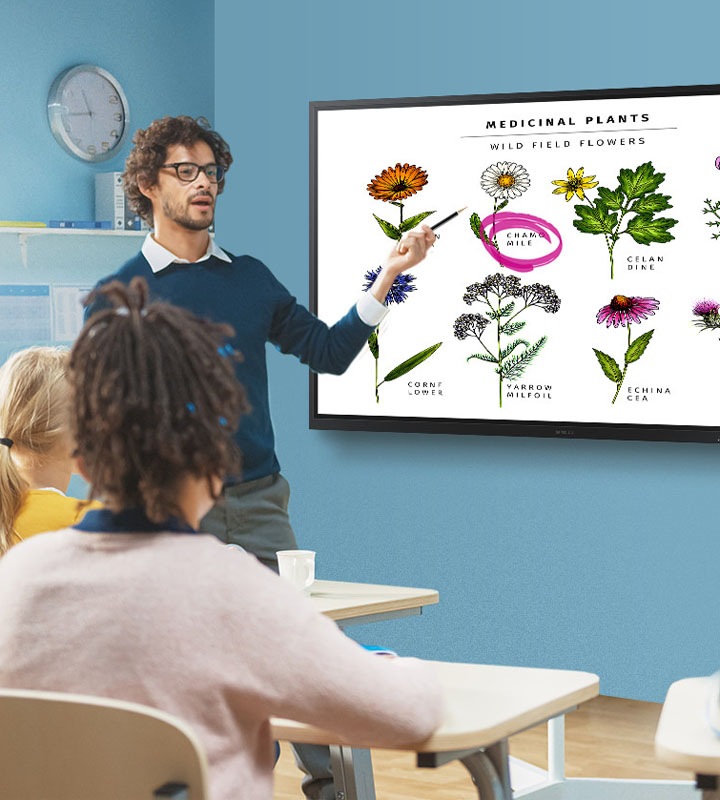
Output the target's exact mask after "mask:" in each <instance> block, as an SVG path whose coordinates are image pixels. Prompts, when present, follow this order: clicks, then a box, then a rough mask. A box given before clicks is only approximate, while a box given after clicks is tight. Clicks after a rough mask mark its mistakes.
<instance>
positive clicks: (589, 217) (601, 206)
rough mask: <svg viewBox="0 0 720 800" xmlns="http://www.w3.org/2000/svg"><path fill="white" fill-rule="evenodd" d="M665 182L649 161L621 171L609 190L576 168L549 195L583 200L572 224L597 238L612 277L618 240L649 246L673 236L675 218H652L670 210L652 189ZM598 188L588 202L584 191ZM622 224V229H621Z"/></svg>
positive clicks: (667, 201) (664, 195)
mask: <svg viewBox="0 0 720 800" xmlns="http://www.w3.org/2000/svg"><path fill="white" fill-rule="evenodd" d="M664 180H665V173H664V172H655V168H654V167H653V164H652V162H651V161H647V162H646V163H645V164H640V166H639V167H638V168H637V169H635V170H632V169H621V170H620V174H619V175H618V186H617V188H616V189H614V190H610V189H608V188H606V187H605V186H598V183H599V181H596V180H595V176H594V175H587V176H586V175H585V170H584V168H583V167H580V169H579V170H577V172H574V171H573V170H572V169H568V171H567V178H561V179H560V180H557V181H553V182H552V183H553V185H555V186H557V189H554V190H553V194H564V195H565V200H566V201H568V202H569V201H570V200H571V199H572V198H573V197H574V196H577V197H578V198H579V199H580V200H585V201H586V202H587V205H576V206H575V213H576V214H577V216H578V217H579V219H576V220H573V225H574V226H575V227H576V228H577V229H578V230H579V231H580V232H581V233H591V234H593V235H601V236H603V237H604V238H605V245H606V247H607V249H608V254H609V256H610V277H611V278H614V277H615V263H614V261H613V251H614V250H615V245H616V244H617V241H618V239H619V238H620V237H621V236H622V235H623V234H625V233H626V234H629V235H630V236H631V237H632V238H633V239H634V240H635V241H636V242H637V243H638V244H645V245H649V244H651V243H652V242H658V243H660V244H662V243H664V242H669V241H670V240H671V239H674V238H675V237H674V236H673V235H672V234H671V233H670V232H669V231H670V228H672V227H673V226H674V225H676V224H677V220H676V219H671V218H669V217H656V216H655V215H656V214H658V213H659V212H660V211H665V210H666V209H668V208H672V206H671V205H670V202H669V201H670V195H666V194H658V193H656V191H655V190H656V189H657V188H658V187H659V186H660V184H661V183H662V182H663V181H664ZM596 186H598V189H597V192H598V195H599V196H598V197H596V198H595V200H591V199H590V198H589V197H588V196H587V194H586V192H587V190H588V189H593V188H595V187H596ZM623 224H624V225H625V227H623Z"/></svg>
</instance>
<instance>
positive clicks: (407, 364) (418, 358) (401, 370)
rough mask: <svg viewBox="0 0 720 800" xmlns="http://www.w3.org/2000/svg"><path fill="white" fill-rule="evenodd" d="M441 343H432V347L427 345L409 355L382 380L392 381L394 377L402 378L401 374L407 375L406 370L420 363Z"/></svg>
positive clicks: (408, 370)
mask: <svg viewBox="0 0 720 800" xmlns="http://www.w3.org/2000/svg"><path fill="white" fill-rule="evenodd" d="M441 344H442V342H438V343H437V344H434V345H432V347H427V348H425V350H421V351H420V352H419V353H416V354H415V355H414V356H410V358H408V359H407V361H403V362H402V364H398V365H397V367H395V369H392V370H390V372H388V374H387V375H386V376H385V378H384V379H383V380H384V381H394V380H395V379H396V378H402V376H403V375H407V374H408V372H410V370H413V369H415V367H417V366H418V364H422V362H423V361H425V360H426V359H428V358H430V356H431V355H432V354H433V353H434V352H435V351H436V350H437V349H438V347H440V345H441Z"/></svg>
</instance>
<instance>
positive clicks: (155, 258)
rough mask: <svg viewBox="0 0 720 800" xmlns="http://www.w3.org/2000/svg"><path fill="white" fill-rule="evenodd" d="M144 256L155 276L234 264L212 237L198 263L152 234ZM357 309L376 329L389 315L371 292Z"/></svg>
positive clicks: (143, 252) (147, 237) (364, 297)
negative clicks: (215, 261) (177, 267)
mask: <svg viewBox="0 0 720 800" xmlns="http://www.w3.org/2000/svg"><path fill="white" fill-rule="evenodd" d="M142 254H143V255H144V256H145V258H146V259H147V262H148V264H149V265H150V269H151V270H152V271H153V273H155V274H157V273H158V272H162V270H164V269H167V268H168V267H169V266H170V265H171V264H191V263H198V262H200V261H207V259H208V258H210V257H211V256H215V257H216V258H219V259H220V260H221V261H226V262H227V263H228V264H230V263H232V258H230V256H229V255H228V254H227V253H226V252H225V251H224V250H223V249H222V248H221V247H220V246H219V245H218V244H216V243H215V239H213V238H212V236H211V237H210V240H209V243H208V249H207V250H206V251H205V255H204V256H203V257H202V258H199V259H198V260H197V261H196V262H191V261H188V259H187V258H178V257H177V256H176V255H175V254H174V253H171V252H170V250H168V249H167V247H163V246H162V245H161V244H160V243H159V242H157V241H155V239H153V236H152V234H151V233H148V235H147V236H146V237H145V241H144V242H143V246H142ZM356 309H357V313H358V316H359V317H360V319H361V320H362V321H363V322H364V323H365V324H366V325H370V326H372V327H373V328H376V327H377V326H378V325H379V324H380V323H381V322H382V320H383V319H384V318H385V316H386V315H387V313H388V308H387V307H386V306H384V305H383V304H382V303H381V302H380V301H379V300H376V299H375V298H374V297H373V296H372V295H371V294H370V292H363V293H362V294H361V295H360V297H359V298H358V301H357V303H356Z"/></svg>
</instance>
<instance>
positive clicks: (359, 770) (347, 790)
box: [330, 745, 375, 800]
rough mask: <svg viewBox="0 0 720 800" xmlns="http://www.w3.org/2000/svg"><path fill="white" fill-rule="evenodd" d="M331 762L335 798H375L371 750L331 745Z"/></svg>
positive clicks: (350, 799) (336, 799)
mask: <svg viewBox="0 0 720 800" xmlns="http://www.w3.org/2000/svg"><path fill="white" fill-rule="evenodd" d="M330 764H331V766H332V773H333V779H334V781H335V800H375V782H374V780H373V771H372V759H371V756H370V751H369V750H359V749H357V748H355V747H346V746H344V745H331V746H330Z"/></svg>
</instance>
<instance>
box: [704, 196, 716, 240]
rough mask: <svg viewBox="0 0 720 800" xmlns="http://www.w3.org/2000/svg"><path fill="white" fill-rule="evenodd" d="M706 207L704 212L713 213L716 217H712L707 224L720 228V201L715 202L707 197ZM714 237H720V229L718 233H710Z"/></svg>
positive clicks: (710, 226)
mask: <svg viewBox="0 0 720 800" xmlns="http://www.w3.org/2000/svg"><path fill="white" fill-rule="evenodd" d="M705 205H706V208H703V214H712V216H714V217H715V219H711V220H710V221H709V222H706V223H705V224H706V225H707V226H708V227H709V228H720V201H718V202H716V203H713V201H712V200H710V199H707V200H706V201H705ZM710 235H711V236H712V238H713V239H720V231H718V232H717V233H712V234H710Z"/></svg>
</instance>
